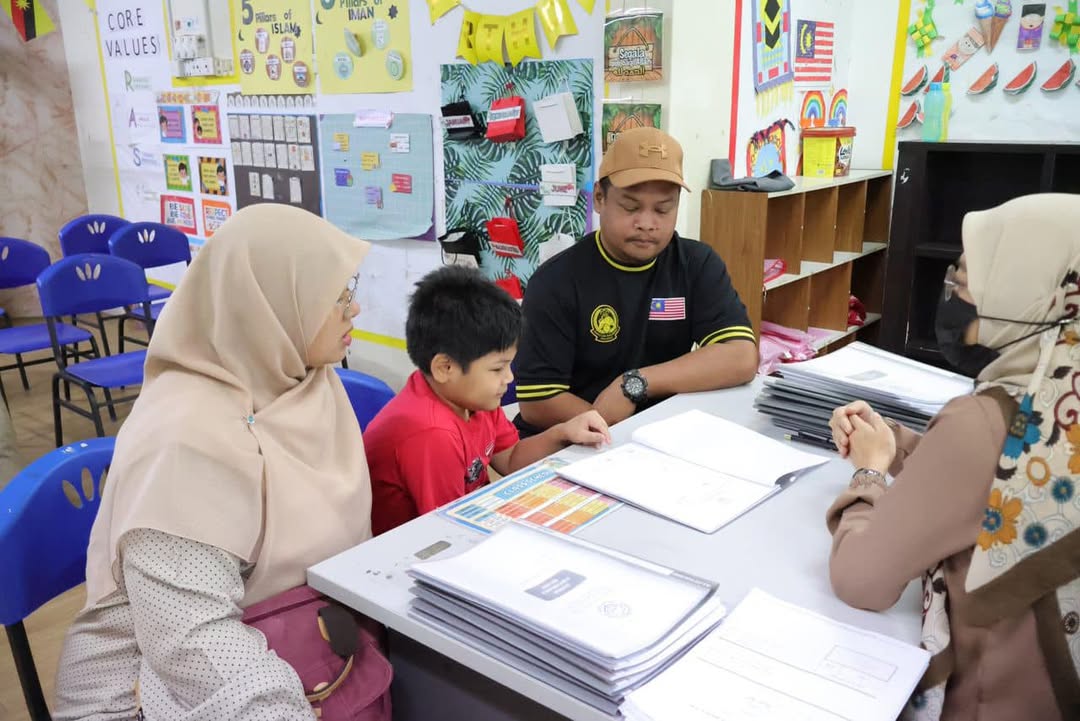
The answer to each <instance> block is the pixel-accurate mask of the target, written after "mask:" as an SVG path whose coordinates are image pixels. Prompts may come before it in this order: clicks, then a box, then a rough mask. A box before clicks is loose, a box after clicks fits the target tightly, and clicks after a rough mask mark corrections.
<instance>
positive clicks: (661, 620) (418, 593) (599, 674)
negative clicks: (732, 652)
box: [409, 523, 725, 715]
mask: <svg viewBox="0 0 1080 721" xmlns="http://www.w3.org/2000/svg"><path fill="white" fill-rule="evenodd" d="M409 574H410V575H411V576H412V577H413V578H414V579H415V581H416V583H415V584H414V586H413V589H412V590H413V594H414V595H415V598H414V599H413V601H412V603H411V605H410V613H411V614H412V615H414V616H415V617H417V618H419V619H421V620H423V621H425V622H427V623H430V624H432V625H434V626H435V627H437V628H438V629H439V630H441V631H442V632H443V633H446V634H447V635H449V636H451V637H453V638H455V639H457V640H459V641H461V642H462V643H465V644H468V645H470V646H473V647H475V648H478V649H480V650H482V651H483V652H484V653H486V654H488V655H489V656H491V657H493V658H496V659H499V660H501V661H503V662H504V663H506V664H508V665H510V666H512V667H514V668H517V669H518V670H520V671H522V672H524V673H527V674H529V675H531V676H534V677H536V678H538V679H540V680H542V681H544V682H546V683H548V684H550V685H552V686H554V687H556V688H557V689H559V690H561V691H563V692H565V693H567V694H569V695H571V696H573V697H575V698H577V699H579V700H581V701H583V702H585V703H588V704H590V705H592V706H594V707H596V708H598V709H600V710H602V711H604V712H605V713H608V714H612V715H614V714H615V712H616V711H617V710H618V707H619V704H620V703H622V700H623V699H624V697H625V695H626V694H627V693H628V692H629V691H631V690H633V689H634V688H637V687H639V686H641V685H642V684H644V683H645V682H647V681H648V680H649V679H651V678H652V677H653V676H655V675H656V674H657V673H659V672H660V671H662V670H663V669H664V668H666V667H667V666H668V665H670V664H671V663H672V662H673V661H674V660H675V659H677V658H678V657H679V656H680V655H681V654H682V653H684V652H685V651H686V649H687V648H689V647H690V646H691V645H693V644H694V643H695V642H696V641H697V640H698V639H700V638H701V637H702V636H704V635H705V634H707V633H708V632H709V631H711V630H712V629H713V628H715V627H716V625H717V624H718V623H719V622H720V620H721V619H722V618H723V616H724V612H725V609H724V607H723V605H722V604H721V603H720V601H719V600H718V599H717V597H716V587H715V585H714V584H711V583H709V582H707V581H703V580H701V579H698V578H694V577H691V576H687V575H685V574H682V573H678V572H676V571H673V570H671V569H667V568H663V567H661V566H657V565H654V564H651V563H647V562H645V561H641V560H639V559H636V558H633V557H631V556H627V555H625V554H622V553H619V552H617V551H613V550H611V549H607V548H603V547H600V546H596V545H593V544H590V543H587V542H585V541H581V540H578V539H574V538H570V537H568V536H565V535H561V534H555V533H552V532H550V531H544V530H541V529H538V528H535V527H532V526H525V525H522V524H517V523H512V524H509V525H507V526H504V527H503V528H501V529H500V530H498V531H497V532H495V533H494V534H492V535H491V536H489V537H488V538H486V539H485V540H484V541H482V542H480V543H479V544H477V545H476V546H474V547H473V548H471V549H469V550H468V551H465V552H464V553H462V554H460V555H458V556H455V557H452V558H447V559H445V560H435V561H428V562H425V563H418V564H416V565H414V566H413V567H412V568H411V569H410V570H409Z"/></svg>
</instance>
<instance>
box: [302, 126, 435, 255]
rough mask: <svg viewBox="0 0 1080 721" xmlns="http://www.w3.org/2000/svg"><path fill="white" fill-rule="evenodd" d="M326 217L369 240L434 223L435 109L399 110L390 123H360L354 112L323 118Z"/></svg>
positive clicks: (410, 234)
mask: <svg viewBox="0 0 1080 721" xmlns="http://www.w3.org/2000/svg"><path fill="white" fill-rule="evenodd" d="M320 134H321V138H322V143H321V147H322V157H323V160H324V165H323V182H322V187H323V201H324V206H325V211H326V218H327V220H329V221H330V222H332V223H333V224H334V225H336V226H338V227H339V228H342V229H343V230H345V231H347V232H349V233H353V234H354V235H356V236H358V237H360V238H364V239H366V240H393V239H395V238H417V237H420V236H423V235H426V234H427V233H428V232H429V231H430V230H431V229H432V226H433V223H434V219H433V217H432V210H433V208H434V197H435V170H434V157H433V145H434V141H433V140H432V125H431V116H430V115H418V114H410V113H395V114H394V115H393V117H392V119H391V120H390V127H387V128H380V127H356V116H355V115H353V114H336V115H324V116H322V119H321V120H320Z"/></svg>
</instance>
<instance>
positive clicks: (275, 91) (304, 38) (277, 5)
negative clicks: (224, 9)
mask: <svg viewBox="0 0 1080 721" xmlns="http://www.w3.org/2000/svg"><path fill="white" fill-rule="evenodd" d="M320 2H321V3H323V4H325V1H324V0H320ZM233 11H234V12H235V13H236V17H237V18H239V24H240V30H239V31H238V32H237V35H236V37H237V41H238V47H239V49H240V88H241V89H242V90H243V92H244V94H245V95H279V94H280V95H306V94H308V93H312V92H314V89H315V88H314V86H315V78H314V69H313V67H312V46H311V7H310V5H309V4H308V2H307V0H233Z"/></svg>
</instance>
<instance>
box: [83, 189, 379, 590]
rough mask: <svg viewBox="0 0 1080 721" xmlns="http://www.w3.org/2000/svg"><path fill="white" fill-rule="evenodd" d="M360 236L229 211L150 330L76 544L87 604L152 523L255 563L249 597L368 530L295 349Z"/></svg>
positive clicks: (335, 406)
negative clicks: (92, 508)
mask: <svg viewBox="0 0 1080 721" xmlns="http://www.w3.org/2000/svg"><path fill="white" fill-rule="evenodd" d="M369 248H370V245H369V244H368V243H366V242H364V241H361V240H358V239H355V238H353V237H351V236H349V235H347V234H345V233H344V232H342V231H340V230H338V229H337V228H335V227H334V226H333V225H331V224H330V223H328V222H327V221H325V220H323V219H322V218H319V217H318V216H315V215H312V214H310V213H308V212H306V211H303V210H300V209H297V208H291V207H288V206H284V205H275V204H261V205H255V206H251V207H248V208H245V209H243V210H240V211H239V212H237V213H236V214H235V215H233V216H232V217H231V218H230V219H229V220H228V221H227V222H226V223H225V224H224V225H223V226H222V227H221V228H220V229H219V230H218V231H217V232H216V233H215V234H214V237H213V239H211V240H210V241H208V242H207V244H206V245H205V246H204V247H203V248H202V250H201V251H200V252H199V254H198V255H197V256H196V258H195V260H194V262H193V263H192V264H191V266H190V267H189V268H188V269H187V271H186V272H185V274H184V277H183V279H182V281H181V282H180V284H179V286H178V287H177V289H176V291H175V292H174V293H173V294H172V296H171V297H170V298H169V300H168V302H167V304H166V306H165V308H164V310H163V311H162V313H161V317H160V319H159V321H158V323H157V325H156V327H155V330H154V334H153V338H152V340H151V342H150V347H149V350H148V353H147V358H146V367H145V375H144V382H143V386H142V390H141V392H140V394H139V399H138V400H137V401H136V402H135V406H134V408H133V409H132V412H131V414H130V416H129V417H128V419H127V420H126V421H125V422H124V425H123V427H122V428H121V429H120V433H119V434H118V437H117V441H116V451H115V453H114V457H113V463H112V466H111V468H110V470H109V477H108V481H107V483H106V487H105V492H104V494H103V497H102V501H101V508H100V510H99V513H98V516H97V519H96V521H95V523H94V527H93V530H92V532H91V535H90V544H89V548H88V551H87V569H86V570H87V604H88V606H89V605H93V604H95V603H97V602H98V601H100V600H102V599H104V598H105V597H106V596H108V595H109V594H111V593H113V592H114V591H115V590H116V589H117V587H118V583H119V581H120V566H121V559H120V558H119V546H120V541H121V539H122V537H123V535H124V534H125V533H126V532H128V531H130V530H133V529H136V528H152V529H156V530H160V531H163V532H165V533H169V534H173V535H176V536H182V537H184V538H188V539H191V540H194V541H198V542H200V543H205V544H209V545H212V546H216V547H218V548H221V549H223V550H225V551H228V552H229V553H231V554H233V555H235V556H237V557H239V558H241V559H242V560H243V561H245V562H247V563H251V564H254V570H253V572H252V574H251V576H250V577H249V578H248V581H247V584H246V595H245V597H244V599H243V601H242V605H243V606H248V605H251V604H253V603H257V602H258V601H261V600H263V599H266V598H268V597H270V596H272V595H274V594H276V593H279V592H281V591H284V590H286V589H289V588H292V587H294V586H298V585H301V584H303V583H304V582H305V578H306V574H305V570H306V568H307V567H308V566H310V565H312V564H314V563H317V562H319V561H321V560H323V559H325V558H328V557H329V556H332V555H334V554H335V553H338V552H340V551H342V550H345V549H346V548H348V547H350V546H353V545H355V544H357V543H360V542H361V541H364V540H366V539H367V538H369V537H370V536H371V523H370V514H371V488H370V481H369V478H368V472H367V463H366V460H365V458H364V448H363V443H362V441H361V437H360V428H359V425H358V424H357V421H356V417H355V415H354V414H353V411H352V408H351V406H350V404H349V401H348V398H347V396H346V394H345V390H344V388H343V387H342V385H341V381H340V380H338V378H337V375H336V374H335V373H334V372H333V370H332V369H331V368H329V367H327V366H320V367H316V368H309V367H308V358H307V349H308V346H309V345H310V343H311V341H312V339H313V338H314V337H315V335H316V333H317V332H318V330H319V328H320V327H321V326H322V324H323V322H324V321H325V320H326V318H327V316H328V315H329V314H330V312H331V310H332V309H333V308H334V307H335V301H336V300H337V299H338V298H339V296H340V295H341V293H342V291H343V290H344V289H345V287H346V284H347V282H348V279H349V278H350V277H351V276H353V275H354V274H355V273H356V269H357V267H358V266H359V264H360V263H361V261H362V260H363V259H364V256H365V255H366V254H367V252H368V250H369Z"/></svg>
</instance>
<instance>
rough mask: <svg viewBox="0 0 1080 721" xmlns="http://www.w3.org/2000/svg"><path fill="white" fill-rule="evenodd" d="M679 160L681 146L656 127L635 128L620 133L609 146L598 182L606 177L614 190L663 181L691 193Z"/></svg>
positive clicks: (680, 157)
mask: <svg viewBox="0 0 1080 721" xmlns="http://www.w3.org/2000/svg"><path fill="white" fill-rule="evenodd" d="M682 161H683V152H682V146H681V145H679V141H677V140H676V139H675V138H673V137H671V136H670V135H668V134H667V133H665V132H664V131H663V130H660V129H659V128H634V129H633V130H627V131H626V132H623V133H619V137H618V138H616V139H615V142H614V143H612V144H611V145H609V146H608V149H607V152H606V153H604V160H603V161H602V162H601V163H600V177H599V180H603V179H604V178H607V179H608V180H610V181H611V184H612V185H614V186H615V187H617V188H628V187H630V186H631V185H637V184H638V183H647V182H649V181H650V180H663V181H667V182H669V183H675V184H676V185H681V186H682V187H684V188H686V189H687V190H690V186H688V185H687V184H686V182H685V181H684V180H683V173H682Z"/></svg>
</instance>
